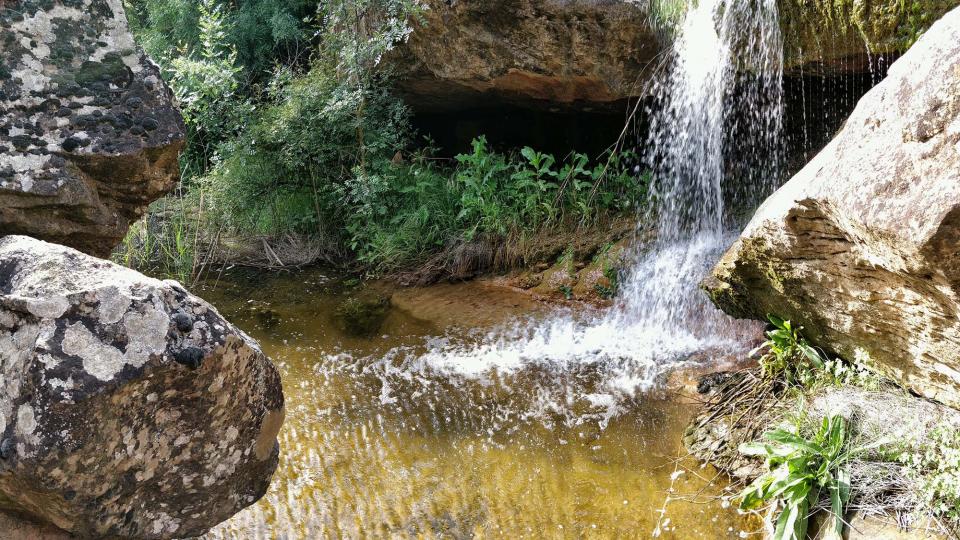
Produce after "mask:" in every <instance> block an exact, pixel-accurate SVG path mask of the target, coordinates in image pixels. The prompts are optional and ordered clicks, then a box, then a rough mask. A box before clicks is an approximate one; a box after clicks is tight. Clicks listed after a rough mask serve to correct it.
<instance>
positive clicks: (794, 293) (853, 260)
mask: <svg viewBox="0 0 960 540" xmlns="http://www.w3.org/2000/svg"><path fill="white" fill-rule="evenodd" d="M704 285H705V288H706V289H707V291H708V292H709V294H710V295H711V296H712V298H713V299H714V301H715V303H716V304H717V305H718V306H719V307H721V308H722V309H723V310H724V311H726V312H728V313H730V314H732V315H734V316H737V317H754V318H758V319H760V318H763V317H764V316H765V315H766V314H768V313H772V314H776V315H778V316H780V317H783V318H787V319H791V320H793V321H794V322H795V323H797V324H799V325H802V326H803V333H804V334H805V335H806V336H807V337H808V338H809V339H810V340H812V341H813V342H814V343H816V344H817V345H819V346H821V347H823V348H824V349H826V350H827V351H828V352H830V353H833V354H837V355H839V356H842V357H844V358H847V359H849V360H856V361H861V362H864V363H866V364H868V365H869V366H871V367H873V368H874V369H876V370H878V371H881V372H883V373H884V374H886V375H888V376H890V377H893V378H895V379H897V380H899V381H901V382H903V383H904V384H905V385H907V386H908V387H910V388H911V389H913V390H914V391H916V392H917V393H919V394H921V395H924V396H927V397H930V398H934V399H938V400H941V401H943V402H945V403H948V404H951V405H953V406H960V318H958V317H960V8H958V9H954V10H953V11H951V12H950V13H948V14H947V15H946V16H944V17H943V19H942V20H940V21H939V22H937V23H936V24H935V25H933V27H932V28H931V29H930V30H928V31H927V33H926V34H925V35H924V36H923V37H922V38H921V39H920V40H919V42H917V44H916V45H914V46H913V48H911V49H910V50H909V51H908V52H907V53H906V54H905V55H904V56H903V57H902V58H901V59H900V60H898V61H897V62H896V63H895V64H893V66H891V68H890V72H889V75H888V76H887V78H886V79H885V80H884V81H883V82H881V83H880V84H879V85H877V86H876V87H875V88H874V89H873V90H871V91H870V92H869V93H868V94H867V95H866V96H865V97H864V98H863V99H862V100H861V101H860V103H859V104H858V105H857V107H856V109H855V110H854V112H853V114H852V115H851V116H850V118H849V119H848V120H847V122H846V124H845V126H844V128H843V129H842V130H841V131H840V133H839V134H838V135H837V136H836V138H835V139H834V140H833V141H832V142H831V143H830V144H829V145H828V146H827V147H826V148H825V149H824V150H823V151H822V152H821V153H820V154H819V155H817V156H816V157H815V158H814V159H813V160H812V161H811V162H810V163H809V164H808V165H807V166H806V167H804V168H803V170H801V171H800V172H799V173H798V174H797V175H796V176H795V177H793V178H792V179H791V180H790V181H789V182H788V183H787V184H786V185H785V186H783V187H782V188H781V189H780V190H779V191H777V192H776V193H774V195H772V196H771V197H770V198H769V199H768V200H767V201H766V202H765V203H764V204H763V205H762V206H761V207H760V209H759V210H757V213H756V215H755V216H754V218H753V220H752V221H751V222H750V223H749V225H748V226H747V228H746V229H745V230H744V232H743V234H742V235H741V237H740V239H739V240H737V242H736V243H735V244H734V245H733V247H732V248H730V250H729V251H728V252H727V253H726V254H725V255H724V256H723V258H722V259H721V261H720V262H719V263H718V265H717V266H716V268H715V269H714V271H713V275H712V277H711V278H708V280H707V281H706V282H705V284H704Z"/></svg>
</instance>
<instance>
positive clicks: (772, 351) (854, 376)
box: [751, 315, 883, 390]
mask: <svg viewBox="0 0 960 540" xmlns="http://www.w3.org/2000/svg"><path fill="white" fill-rule="evenodd" d="M767 318H768V320H769V321H770V323H771V324H772V325H773V329H772V330H768V331H767V341H765V342H764V343H763V344H761V345H760V347H758V348H757V350H755V351H753V352H752V353H751V355H753V354H756V353H757V352H759V351H763V354H762V355H761V356H760V368H761V370H762V372H763V376H764V377H768V378H772V379H782V380H784V381H785V382H786V383H787V385H788V386H795V387H798V388H804V389H807V390H810V389H813V388H815V387H818V386H826V385H830V386H856V387H858V388H864V389H868V390H877V389H879V388H880V387H881V386H882V384H883V379H881V378H880V377H879V376H878V375H877V374H875V373H873V372H872V371H870V370H869V369H868V368H867V367H866V366H864V365H863V364H861V363H860V362H859V359H857V358H855V359H854V361H853V362H852V363H850V362H845V361H843V360H841V359H839V358H837V359H833V360H829V359H826V358H825V357H824V356H823V355H821V353H820V352H819V351H817V349H816V348H814V347H813V346H812V345H810V344H809V343H808V342H807V340H806V339H805V338H804V337H803V335H802V334H801V332H800V331H801V330H802V328H801V327H795V326H794V325H793V324H792V323H791V322H790V321H785V320H783V319H780V318H779V317H776V316H774V315H767Z"/></svg>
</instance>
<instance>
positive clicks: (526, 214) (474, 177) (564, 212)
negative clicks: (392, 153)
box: [337, 137, 646, 271]
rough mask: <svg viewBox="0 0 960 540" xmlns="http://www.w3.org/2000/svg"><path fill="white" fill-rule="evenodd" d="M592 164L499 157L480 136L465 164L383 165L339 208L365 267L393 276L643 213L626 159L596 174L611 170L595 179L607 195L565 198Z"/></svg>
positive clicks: (345, 195) (640, 188) (416, 161)
mask: <svg viewBox="0 0 960 540" xmlns="http://www.w3.org/2000/svg"><path fill="white" fill-rule="evenodd" d="M584 160H585V156H583V155H582V154H572V155H571V157H570V158H568V160H567V161H566V162H565V163H564V164H562V165H561V166H560V167H558V166H557V163H556V159H555V158H554V157H553V156H551V155H548V154H542V153H539V152H536V151H535V150H533V149H531V148H524V149H522V150H521V151H520V153H519V154H499V153H495V152H491V151H490V150H489V148H488V146H487V142H486V139H485V138H483V137H480V138H478V139H476V140H474V141H473V151H472V152H471V153H470V154H461V155H459V156H457V158H456V160H455V163H454V164H452V166H451V165H445V164H442V163H440V162H438V161H437V160H434V159H432V158H431V157H430V153H429V149H428V150H426V151H423V152H418V153H416V154H414V155H413V156H412V159H411V160H410V161H409V163H402V164H397V163H392V162H385V161H380V162H378V163H377V164H375V165H373V166H371V167H368V169H367V173H366V175H364V176H361V175H360V174H357V175H355V176H354V177H352V178H349V179H347V180H346V182H345V183H344V185H343V188H342V190H341V191H339V192H338V195H339V197H338V199H337V200H338V201H339V202H340V203H341V204H342V205H343V206H345V207H346V208H345V209H344V210H345V213H346V220H345V221H346V225H345V230H346V231H347V232H348V233H349V234H350V238H349V244H350V248H351V249H352V250H354V251H355V252H356V253H357V255H358V257H359V260H360V261H362V262H365V263H367V264H369V265H370V266H371V267H373V268H375V269H378V270H381V271H388V270H393V269H397V268H399V267H401V266H403V265H404V264H409V263H411V262H416V261H418V260H421V259H422V258H424V257H426V256H427V255H428V254H429V253H431V252H435V251H437V250H438V249H441V248H443V247H444V246H449V245H453V244H456V243H463V242H468V241H471V240H473V239H475V238H478V237H484V238H488V239H503V238H505V237H508V236H510V235H511V234H515V233H516V232H517V231H536V230H538V229H540V228H542V227H546V226H554V225H560V224H563V223H566V222H571V221H572V222H574V223H580V224H585V223H588V222H590V221H591V220H593V219H596V218H597V217H598V216H600V215H604V214H608V213H611V212H619V211H623V210H626V209H628V208H633V207H635V206H637V205H638V204H640V201H641V200H642V198H643V196H644V194H645V189H646V184H645V183H644V179H643V178H640V179H637V178H635V177H634V176H633V175H632V174H630V173H629V172H628V171H626V170H624V168H623V166H622V165H621V163H622V161H621V158H620V157H619V156H614V157H608V158H605V159H604V160H602V161H601V162H600V164H598V165H596V166H595V167H594V168H593V169H592V171H599V170H600V167H601V166H606V167H607V170H606V175H601V174H599V173H598V174H597V176H596V177H594V176H590V177H589V178H590V180H591V183H590V185H589V189H591V190H592V189H594V188H596V190H597V193H598V196H595V197H593V198H592V199H591V198H589V197H587V196H585V195H583V194H582V193H581V195H578V196H565V194H564V190H565V189H566V188H565V187H564V186H565V185H566V186H568V187H569V186H573V185H574V182H575V181H579V182H581V183H582V182H583V181H584V179H585V178H587V177H585V176H584V177H581V179H579V180H576V179H575V178H574V175H575V174H576V173H571V172H570V171H576V170H577V169H578V168H579V169H580V170H586V169H585V168H584V167H583V166H582V165H580V164H581V163H583V162H584ZM591 174H593V173H592V172H591ZM594 178H596V179H595V180H594ZM594 182H596V183H594ZM579 189H580V191H581V192H585V191H587V188H586V187H585V186H582V185H581V186H580V187H579Z"/></svg>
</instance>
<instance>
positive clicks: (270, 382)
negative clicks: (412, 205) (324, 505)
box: [0, 236, 284, 538]
mask: <svg viewBox="0 0 960 540" xmlns="http://www.w3.org/2000/svg"><path fill="white" fill-rule="evenodd" d="M186 314H189V319H190V323H191V324H190V329H189V331H186V327H187V325H186V324H183V323H182V321H181V319H182V317H181V316H186ZM283 414H284V400H283V393H282V389H281V386H280V377H279V374H278V372H277V370H276V368H275V367H274V366H273V364H272V363H271V362H270V360H269V359H268V358H266V357H265V356H264V355H263V353H262V352H261V351H260V349H259V347H258V345H257V343H256V342H255V341H254V340H252V339H251V338H249V337H248V336H247V335H245V334H244V333H243V332H242V331H240V330H238V329H237V328H235V327H233V326H232V325H230V323H228V322H227V321H225V320H224V319H223V318H222V317H221V316H220V314H219V313H217V311H216V310H215V309H214V308H213V307H211V306H210V305H209V304H207V303H206V302H204V301H203V300H200V299H199V298H196V297H195V296H193V295H191V294H190V293H188V292H187V291H186V290H184V288H183V287H182V286H180V284H178V283H177V282H175V281H159V280H155V279H151V278H147V277H145V276H143V275H141V274H139V273H137V272H134V271H132V270H129V269H126V268H123V267H121V266H117V265H115V264H112V263H110V262H107V261H103V260H100V259H96V258H94V257H90V256H87V255H84V254H82V253H80V252H78V251H76V250H73V249H70V248H66V247H63V246H58V245H54V244H49V243H46V242H42V241H40V240H35V239H32V238H28V237H24V236H6V237H3V238H0V440H2V441H3V442H2V444H0V454H2V455H0V458H2V459H0V509H4V508H5V509H8V510H12V511H15V512H18V513H21V514H25V515H29V516H32V517H34V518H35V519H38V520H40V521H43V522H46V523H51V524H53V525H56V526H57V527H59V528H61V529H63V530H65V531H68V532H70V533H73V534H76V535H79V536H82V537H124V538H175V537H176V538H179V537H188V536H195V535H199V534H202V533H204V532H205V531H206V530H208V529H209V528H210V527H212V526H214V525H216V524H217V523H219V522H221V521H223V520H225V519H227V518H228V517H230V516H232V515H233V514H235V513H236V512H237V511H239V510H240V509H242V508H244V507H246V506H249V505H250V504H253V503H254V502H255V501H256V500H257V499H259V498H260V497H261V496H262V495H263V494H264V493H265V492H266V490H267V487H268V486H269V484H270V480H271V477H272V475H273V472H274V470H275V469H276V466H277V460H278V452H279V446H278V443H277V440H276V436H277V433H278V431H279V429H280V425H281V423H282V420H283Z"/></svg>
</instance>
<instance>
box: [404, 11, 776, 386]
mask: <svg viewBox="0 0 960 540" xmlns="http://www.w3.org/2000/svg"><path fill="white" fill-rule="evenodd" d="M676 32H677V34H676V40H675V42H674V47H673V49H672V51H671V54H672V58H671V62H670V63H669V66H670V67H669V70H668V72H667V73H666V74H665V76H664V77H663V78H662V79H661V80H660V82H659V83H658V84H656V85H655V87H654V95H655V101H656V105H655V106H654V107H653V108H652V111H651V132H650V138H649V141H648V148H647V149H646V154H647V156H648V158H649V162H650V165H651V166H652V168H653V171H654V177H655V182H654V185H653V189H652V192H653V193H652V201H651V203H652V204H651V205H650V208H651V210H650V211H649V212H648V214H647V215H645V216H641V221H640V223H641V226H643V225H645V224H647V225H648V224H653V225H654V230H655V233H656V240H655V241H653V242H652V245H647V246H640V247H639V248H638V249H639V250H642V251H639V250H638V252H637V254H636V255H635V257H634V263H633V266H632V268H631V270H630V271H629V273H628V275H627V276H626V280H625V283H624V286H623V288H622V296H621V298H620V300H619V301H618V303H617V305H616V306H614V307H613V308H611V309H610V310H609V311H608V312H607V313H605V314H604V315H602V316H600V317H596V318H594V319H592V320H588V321H584V320H578V319H577V318H575V317H573V316H569V315H564V316H559V315H558V316H556V317H554V318H552V319H550V320H547V321H544V322H539V323H537V324H531V325H518V327H517V328H513V329H511V330H509V331H504V330H498V331H496V332H494V333H491V334H490V335H488V336H486V337H485V338H484V339H482V340H481V343H480V344H479V345H477V344H475V343H474V344H469V345H464V344H451V343H449V342H446V343H445V344H444V345H443V346H435V347H433V348H432V350H431V351H430V352H428V353H427V354H426V355H425V356H419V357H418V358H417V360H416V364H417V365H424V364H423V363H425V364H426V365H431V366H434V367H439V368H442V369H449V370H451V371H455V372H460V373H466V374H479V373H483V372H487V371H489V370H490V369H499V370H513V369H517V368H520V367H523V366H525V365H529V364H537V365H550V366H553V367H554V368H556V369H557V370H560V371H564V370H565V369H567V368H570V367H571V366H576V365H580V364H583V363H591V364H594V365H596V364H601V365H603V366H604V368H603V369H604V371H605V372H607V377H608V380H607V382H608V384H607V386H608V387H609V390H611V391H625V392H633V391H635V390H637V389H644V388H647V387H649V386H650V385H651V384H653V382H654V380H655V377H656V376H657V375H659V374H661V373H662V372H663V371H664V369H665V368H666V367H668V366H674V365H677V364H678V363H680V362H683V361H684V360H685V359H687V358H690V357H691V356H692V355H696V356H698V358H697V359H698V360H700V361H702V360H704V359H705V358H704V357H710V356H720V355H724V354H727V355H729V354H738V353H742V352H745V349H746V348H747V342H748V340H749V338H750V337H752V336H754V335H756V330H757V327H756V325H755V324H749V323H743V322H738V321H734V320H733V319H731V318H729V317H727V316H725V315H724V314H722V313H721V312H719V311H718V310H717V309H716V308H714V307H713V306H712V305H710V303H709V301H708V299H707V298H706V297H705V295H704V294H703V293H702V292H701V291H700V290H699V282H700V280H701V279H702V278H703V277H704V276H705V274H706V272H707V271H708V270H709V268H710V267H711V266H712V265H713V264H714V263H715V262H716V260H717V259H718V258H719V256H720V254H721V253H722V251H723V250H724V249H725V248H726V247H727V246H728V245H729V243H730V241H732V239H733V237H734V234H732V231H730V230H728V229H727V228H726V226H725V225H726V222H727V221H728V219H727V217H728V216H727V214H728V213H729V212H726V211H725V201H727V202H730V201H732V202H733V203H734V204H735V205H749V204H750V203H755V202H758V201H759V200H760V198H761V197H762V196H765V195H767V194H768V192H769V190H770V188H771V187H773V184H774V183H775V182H776V181H777V179H778V176H779V169H780V159H779V157H778V156H779V150H778V149H779V136H780V131H781V117H782V109H783V105H782V101H783V100H782V81H781V79H782V55H783V52H782V51H783V45H782V40H781V37H780V29H779V22H778V17H777V7H776V2H775V0H701V1H700V2H699V3H698V4H696V5H692V6H690V7H689V8H688V10H687V14H686V18H685V20H684V22H683V24H682V25H681V26H680V27H679V28H677V30H676Z"/></svg>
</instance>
